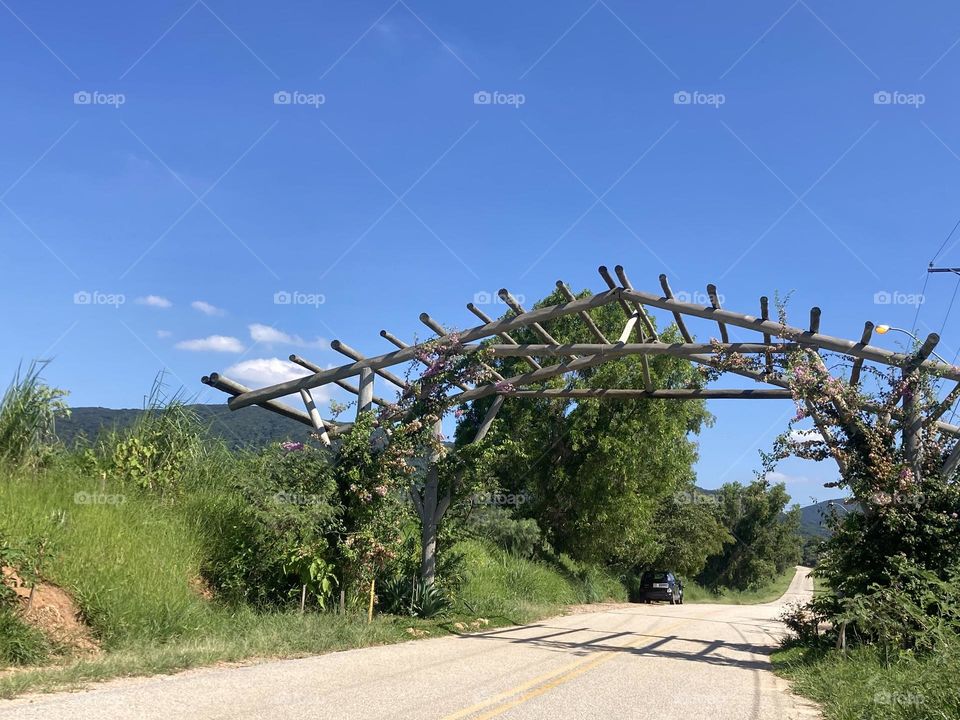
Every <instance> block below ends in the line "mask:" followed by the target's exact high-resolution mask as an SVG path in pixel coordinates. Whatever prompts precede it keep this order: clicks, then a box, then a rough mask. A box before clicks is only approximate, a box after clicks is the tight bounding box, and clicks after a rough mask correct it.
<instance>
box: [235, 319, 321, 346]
mask: <svg viewBox="0 0 960 720" xmlns="http://www.w3.org/2000/svg"><path fill="white" fill-rule="evenodd" d="M250 339H251V340H253V341H254V342H258V343H263V344H265V345H294V346H296V347H325V346H326V344H327V341H326V340H324V339H323V338H319V337H318V338H317V339H316V340H304V339H303V338H302V337H300V336H299V335H288V334H287V333H285V332H283V331H282V330H277V329H276V328H274V327H271V326H269V325H262V324H261V323H253V324H252V325H250Z"/></svg>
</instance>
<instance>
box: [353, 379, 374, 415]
mask: <svg viewBox="0 0 960 720" xmlns="http://www.w3.org/2000/svg"><path fill="white" fill-rule="evenodd" d="M374 377H375V376H374V374H373V370H371V369H370V368H364V369H363V370H361V371H360V393H359V394H358V395H357V416H358V417H359V415H360V413H365V412H370V411H371V410H373V378H374Z"/></svg>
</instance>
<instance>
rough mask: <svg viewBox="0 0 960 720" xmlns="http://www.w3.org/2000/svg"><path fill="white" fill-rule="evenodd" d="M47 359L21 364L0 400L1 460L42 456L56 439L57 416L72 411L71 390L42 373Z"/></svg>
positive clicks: (5, 461) (27, 459) (17, 461)
mask: <svg viewBox="0 0 960 720" xmlns="http://www.w3.org/2000/svg"><path fill="white" fill-rule="evenodd" d="M46 366H47V363H46V362H37V361H33V362H31V363H30V365H29V366H28V367H27V371H26V372H25V373H22V367H18V368H17V372H16V374H15V375H14V376H13V380H12V381H11V382H10V385H9V386H8V387H7V390H6V392H5V393H4V394H3V399H2V400H0V462H2V463H6V464H15V465H17V464H21V463H24V462H28V461H31V460H38V459H41V458H42V456H43V454H44V451H45V450H47V449H48V448H49V446H50V445H51V444H53V443H54V442H55V440H56V434H55V432H56V419H57V417H58V416H63V415H66V414H68V413H69V410H68V409H67V406H66V403H65V402H64V401H63V398H64V397H66V395H67V393H66V392H65V391H63V390H58V389H57V388H52V387H50V386H48V385H46V384H45V383H44V382H43V380H42V378H41V377H40V373H41V372H42V371H43V369H44V368H45V367H46Z"/></svg>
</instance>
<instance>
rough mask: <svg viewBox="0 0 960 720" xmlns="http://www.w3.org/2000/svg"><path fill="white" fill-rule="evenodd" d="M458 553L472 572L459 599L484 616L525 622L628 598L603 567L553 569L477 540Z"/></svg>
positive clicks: (568, 565)
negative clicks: (589, 604)
mask: <svg viewBox="0 0 960 720" xmlns="http://www.w3.org/2000/svg"><path fill="white" fill-rule="evenodd" d="M457 549H458V551H460V552H462V553H463V554H464V559H465V561H466V568H467V575H466V582H465V583H464V587H463V589H462V591H461V594H460V597H459V600H460V602H461V603H462V604H463V605H464V606H465V607H466V609H472V610H473V612H474V613H475V614H476V615H478V616H480V617H485V618H488V619H496V620H498V621H503V622H506V623H508V624H521V623H525V622H530V621H531V620H533V619H535V618H540V617H544V616H545V615H550V614H553V613H556V612H558V611H559V610H560V609H561V608H562V607H563V606H564V605H572V604H577V603H587V602H596V601H600V600H619V601H624V600H626V588H624V586H623V585H622V584H621V583H620V582H619V581H618V580H617V579H616V578H614V577H613V576H611V575H610V574H609V573H607V572H605V571H603V570H602V569H599V568H595V567H587V568H583V567H578V566H576V565H574V564H573V563H571V562H570V561H569V560H567V559H563V560H561V561H559V562H558V566H559V567H548V566H547V565H544V564H542V563H539V562H534V561H532V560H527V559H526V558H522V557H518V556H516V555H511V554H510V553H507V552H504V551H503V550H500V549H497V548H492V547H489V546H487V545H485V544H483V543H480V542H477V541H466V542H462V543H460V545H458V546H457Z"/></svg>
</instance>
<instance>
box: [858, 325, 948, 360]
mask: <svg viewBox="0 0 960 720" xmlns="http://www.w3.org/2000/svg"><path fill="white" fill-rule="evenodd" d="M874 331H875V332H876V333H877V334H878V335H886V334H887V333H888V332H891V331H893V332H899V333H903V334H904V335H907V336H908V337H911V338H913V339H914V340H915V341H916V342H918V343H919V342H920V338H918V337H917V336H916V335H914V334H913V333H912V332H910V331H909V330H904V329H903V328H898V327H893V326H892V325H877V326H876V327H875V328H874ZM930 354H931V355H933V356H934V357H935V358H937V359H938V360H939V361H940V362H943V363H946V364H947V365H951V364H952V363H948V362H947V361H946V360H944V359H943V357H941V356H940V355H938V354H937V353H935V352H931V353H930Z"/></svg>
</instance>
